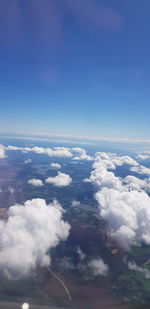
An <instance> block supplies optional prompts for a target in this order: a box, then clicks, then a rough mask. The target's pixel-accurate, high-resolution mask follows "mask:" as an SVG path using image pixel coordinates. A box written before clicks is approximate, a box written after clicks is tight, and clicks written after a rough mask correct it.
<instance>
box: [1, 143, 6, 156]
mask: <svg viewBox="0 0 150 309" xmlns="http://www.w3.org/2000/svg"><path fill="white" fill-rule="evenodd" d="M5 157H6V154H5V147H4V146H3V145H0V159H4V158H5Z"/></svg>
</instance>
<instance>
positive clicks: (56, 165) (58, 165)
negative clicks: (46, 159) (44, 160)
mask: <svg viewBox="0 0 150 309" xmlns="http://www.w3.org/2000/svg"><path fill="white" fill-rule="evenodd" d="M50 166H51V167H53V168H58V169H59V168H61V164H59V163H51V164H50Z"/></svg>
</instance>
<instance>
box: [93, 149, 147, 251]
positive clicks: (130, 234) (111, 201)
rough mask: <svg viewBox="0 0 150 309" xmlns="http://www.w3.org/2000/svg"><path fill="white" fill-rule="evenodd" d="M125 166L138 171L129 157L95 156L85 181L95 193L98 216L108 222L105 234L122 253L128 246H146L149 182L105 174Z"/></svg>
mask: <svg viewBox="0 0 150 309" xmlns="http://www.w3.org/2000/svg"><path fill="white" fill-rule="evenodd" d="M127 162H128V165H131V164H133V165H134V166H132V168H131V169H137V170H139V169H140V171H141V166H138V165H137V164H138V163H137V162H136V161H134V160H133V161H132V158H130V157H124V156H123V157H122V158H119V156H118V155H117V156H116V155H115V154H110V153H108V154H106V153H98V154H96V158H95V162H94V164H93V167H94V170H93V171H92V172H91V176H90V178H89V180H90V181H91V183H92V184H93V185H94V186H95V188H96V189H97V193H96V194H95V198H96V200H97V201H98V205H99V209H100V215H101V216H102V217H103V218H104V219H106V220H107V222H108V234H109V235H110V236H111V237H113V238H114V239H115V240H116V241H117V242H118V244H119V245H120V246H122V247H123V248H124V249H128V248H129V247H130V245H132V244H137V245H141V244H142V243H144V244H150V197H149V196H148V194H147V193H146V192H145V191H148V190H150V178H146V179H144V180H141V179H138V178H137V177H134V176H131V175H128V176H127V177H125V179H122V178H120V177H117V176H115V174H114V173H113V172H109V171H108V170H107V169H109V168H110V166H112V168H113V165H114V168H115V167H116V166H118V165H122V164H127ZM136 165H137V166H136ZM144 168H145V167H142V170H143V169H144Z"/></svg>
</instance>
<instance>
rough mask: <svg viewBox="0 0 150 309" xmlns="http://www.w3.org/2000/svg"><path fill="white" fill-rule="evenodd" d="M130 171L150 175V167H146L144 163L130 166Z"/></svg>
mask: <svg viewBox="0 0 150 309" xmlns="http://www.w3.org/2000/svg"><path fill="white" fill-rule="evenodd" d="M130 171H131V172H135V173H137V174H140V175H147V176H150V168H148V167H145V166H143V165H139V166H133V167H131V168H130Z"/></svg>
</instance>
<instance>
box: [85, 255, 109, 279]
mask: <svg viewBox="0 0 150 309" xmlns="http://www.w3.org/2000/svg"><path fill="white" fill-rule="evenodd" d="M88 266H89V267H90V268H91V270H92V272H93V274H94V276H104V277H106V276H107V274H108V271H109V268H108V265H107V264H105V263H104V261H103V260H102V259H101V258H97V259H93V260H92V261H90V262H89V264H88Z"/></svg>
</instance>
